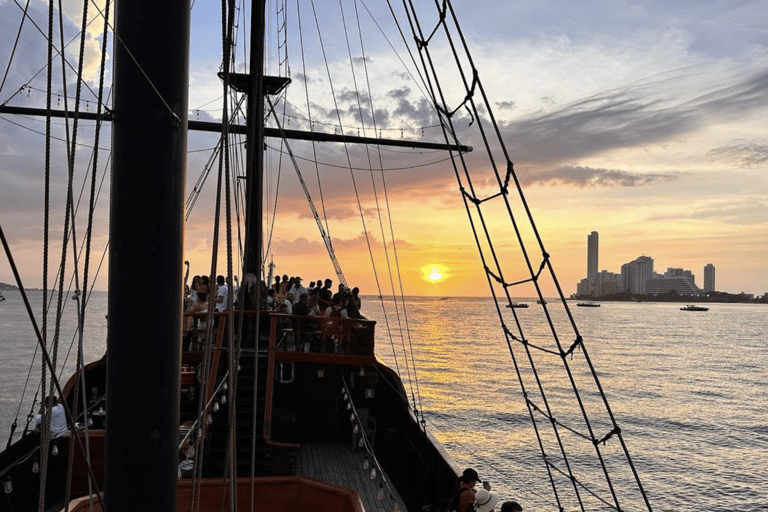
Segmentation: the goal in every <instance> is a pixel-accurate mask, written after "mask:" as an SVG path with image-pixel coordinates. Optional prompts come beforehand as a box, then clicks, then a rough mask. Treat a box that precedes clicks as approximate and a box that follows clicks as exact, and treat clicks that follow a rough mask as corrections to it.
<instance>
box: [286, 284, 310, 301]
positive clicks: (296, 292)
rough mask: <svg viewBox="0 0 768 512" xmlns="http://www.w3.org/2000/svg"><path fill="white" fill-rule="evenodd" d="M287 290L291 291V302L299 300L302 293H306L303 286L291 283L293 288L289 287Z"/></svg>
mask: <svg viewBox="0 0 768 512" xmlns="http://www.w3.org/2000/svg"><path fill="white" fill-rule="evenodd" d="M289 291H292V292H293V303H294V304H296V303H297V302H299V299H300V297H301V294H302V293H307V289H306V288H304V287H303V286H296V285H293V288H291V289H290V290H289Z"/></svg>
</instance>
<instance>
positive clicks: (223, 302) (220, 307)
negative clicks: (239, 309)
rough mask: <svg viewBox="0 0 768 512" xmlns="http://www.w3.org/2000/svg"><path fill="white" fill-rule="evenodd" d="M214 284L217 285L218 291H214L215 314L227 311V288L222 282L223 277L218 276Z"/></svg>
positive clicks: (223, 281) (224, 282)
mask: <svg viewBox="0 0 768 512" xmlns="http://www.w3.org/2000/svg"><path fill="white" fill-rule="evenodd" d="M216 284H218V285H219V289H218V290H217V291H216V312H217V313H221V312H223V311H226V310H227V295H229V287H228V286H227V283H226V281H225V280H224V276H218V277H217V278H216Z"/></svg>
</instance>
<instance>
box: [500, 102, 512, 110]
mask: <svg viewBox="0 0 768 512" xmlns="http://www.w3.org/2000/svg"><path fill="white" fill-rule="evenodd" d="M496 108H499V109H502V110H514V109H515V108H517V104H516V103H515V102H514V101H498V102H496Z"/></svg>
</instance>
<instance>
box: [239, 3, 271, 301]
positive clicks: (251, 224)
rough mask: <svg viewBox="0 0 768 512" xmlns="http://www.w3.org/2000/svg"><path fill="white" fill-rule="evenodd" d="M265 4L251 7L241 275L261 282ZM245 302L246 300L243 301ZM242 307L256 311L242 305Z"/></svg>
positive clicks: (256, 4) (253, 4) (255, 4)
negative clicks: (243, 242) (243, 246)
mask: <svg viewBox="0 0 768 512" xmlns="http://www.w3.org/2000/svg"><path fill="white" fill-rule="evenodd" d="M265 2H266V0H255V1H254V2H253V3H252V5H251V30H252V33H251V60H250V63H249V65H250V75H251V76H250V80H249V82H250V83H249V86H250V88H249V91H248V107H247V108H248V110H247V117H248V119H247V122H248V127H247V129H246V130H247V134H248V135H247V137H246V141H247V150H246V156H245V163H246V169H247V172H248V178H247V181H246V193H245V197H246V207H245V219H246V220H245V222H246V224H245V225H246V226H247V228H246V230H245V250H244V252H245V254H244V255H243V274H244V275H246V276H247V275H248V274H252V275H253V276H255V277H256V279H257V282H258V280H260V279H261V256H262V255H261V251H262V249H261V244H262V224H261V222H262V207H263V205H262V200H263V194H262V184H263V182H264V23H265V19H264V12H265ZM246 300H247V299H246ZM244 307H246V308H251V307H254V308H255V307H257V305H254V304H245V305H244Z"/></svg>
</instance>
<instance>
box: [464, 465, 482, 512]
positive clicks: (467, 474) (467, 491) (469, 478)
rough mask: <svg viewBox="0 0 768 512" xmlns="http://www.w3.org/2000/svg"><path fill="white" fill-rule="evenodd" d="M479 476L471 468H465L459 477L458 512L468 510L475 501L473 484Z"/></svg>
mask: <svg viewBox="0 0 768 512" xmlns="http://www.w3.org/2000/svg"><path fill="white" fill-rule="evenodd" d="M478 482H480V476H479V475H478V474H477V471H475V470H474V469H472V468H467V469H465V470H464V472H463V473H462V474H461V476H460V477H459V512H469V511H471V510H472V505H473V504H474V503H475V493H476V491H475V486H476V485H477V484H478Z"/></svg>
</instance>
